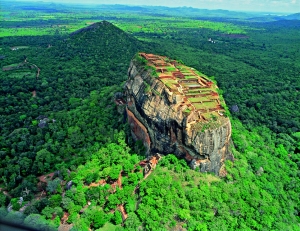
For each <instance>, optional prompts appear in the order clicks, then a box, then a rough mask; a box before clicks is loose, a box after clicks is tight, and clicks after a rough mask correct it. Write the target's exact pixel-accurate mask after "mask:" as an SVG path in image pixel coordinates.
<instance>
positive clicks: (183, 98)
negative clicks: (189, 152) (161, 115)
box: [139, 53, 225, 128]
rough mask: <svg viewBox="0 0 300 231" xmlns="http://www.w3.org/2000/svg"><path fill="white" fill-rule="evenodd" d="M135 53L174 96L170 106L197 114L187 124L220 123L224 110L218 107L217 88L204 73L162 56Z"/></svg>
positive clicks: (200, 125) (211, 124) (219, 104)
mask: <svg viewBox="0 0 300 231" xmlns="http://www.w3.org/2000/svg"><path fill="white" fill-rule="evenodd" d="M139 55H140V57H141V58H143V59H145V60H146V61H147V65H148V66H151V67H152V68H153V69H154V70H155V72H156V73H155V74H154V75H155V76H156V77H157V78H158V79H159V80H160V81H161V82H163V84H164V85H165V86H166V87H167V88H168V90H169V91H170V92H171V93H172V94H174V95H176V97H177V98H178V100H177V101H178V102H179V103H177V104H176V105H175V106H174V107H173V108H174V110H176V111H178V110H180V111H182V112H184V113H187V114H191V112H194V113H198V114H199V116H200V119H198V120H196V121H193V122H192V123H190V125H191V126H193V127H194V128H203V125H204V124H205V123H207V122H210V126H214V124H215V125H217V124H221V123H222V118H224V112H225V109H224V108H223V106H221V101H220V97H219V94H218V92H217V89H218V87H217V85H216V84H215V83H214V82H212V81H211V80H210V79H209V78H208V77H207V76H205V75H204V74H202V73H200V72H198V71H196V70H195V69H194V68H191V67H187V66H185V65H183V64H181V63H179V62H177V61H176V60H170V59H169V58H167V57H165V56H159V55H154V54H146V53H139ZM223 103H224V102H223ZM214 127H215V126H214Z"/></svg>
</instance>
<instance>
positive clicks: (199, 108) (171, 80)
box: [124, 53, 233, 175]
mask: <svg viewBox="0 0 300 231" xmlns="http://www.w3.org/2000/svg"><path fill="white" fill-rule="evenodd" d="M124 96H125V98H124V101H126V112H127V118H128V123H129V125H130V129H131V134H132V137H133V139H134V140H140V141H142V143H143V145H144V147H145V149H146V153H147V154H148V155H152V154H154V153H160V154H169V153H173V154H175V155H176V156H178V157H180V158H184V159H186V160H187V162H188V163H189V164H190V166H191V167H192V168H194V169H195V168H197V167H199V169H200V171H203V172H205V171H209V172H214V173H215V174H217V175H224V174H223V173H224V171H223V167H222V166H223V163H224V161H225V160H233V155H232V154H231V152H230V149H229V146H230V142H231V123H230V120H229V118H228V117H227V116H226V110H225V106H226V105H225V102H224V100H223V99H222V97H221V96H220V95H219V94H218V87H217V85H216V84H215V83H214V82H213V81H212V80H210V79H209V78H208V77H207V76H205V75H204V74H202V73H200V72H198V71H197V70H195V69H194V68H191V67H187V66H185V65H183V64H182V63H180V62H178V61H176V60H171V59H169V58H167V57H165V56H160V55H154V54H146V53H138V54H137V55H136V56H134V58H133V59H132V61H131V63H130V66H129V69H128V80H127V81H126V84H125V86H124Z"/></svg>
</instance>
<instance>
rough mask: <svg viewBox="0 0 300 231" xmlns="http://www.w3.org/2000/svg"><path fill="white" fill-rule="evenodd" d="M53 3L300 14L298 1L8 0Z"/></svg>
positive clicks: (12, 0) (299, 1) (11, 0)
mask: <svg viewBox="0 0 300 231" xmlns="http://www.w3.org/2000/svg"><path fill="white" fill-rule="evenodd" d="M19 1H21V2H26V1H27V2H53V3H61V4H98V5H99V4H107V5H111V4H124V5H138V6H142V5H147V6H167V7H184V6H186V7H194V8H199V9H209V10H217V9H220V10H231V11H248V12H251V11H255V12H270V13H271V12H274V13H298V12H300V0H239V1H237V0H197V1H194V0H184V1H183V0H173V1H167V0H151V1H147V0H130V1H129V0H111V1H109V2H107V1H104V0H85V1H82V0H63V1H61V0H44V1H40V0H10V1H9V2H10V3H13V2H19Z"/></svg>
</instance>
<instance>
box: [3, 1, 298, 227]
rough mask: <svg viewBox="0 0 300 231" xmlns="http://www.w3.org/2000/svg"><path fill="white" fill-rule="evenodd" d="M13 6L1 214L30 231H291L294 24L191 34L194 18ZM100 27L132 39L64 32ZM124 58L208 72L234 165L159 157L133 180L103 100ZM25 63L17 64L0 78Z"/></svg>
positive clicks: (134, 158)
mask: <svg viewBox="0 0 300 231" xmlns="http://www.w3.org/2000/svg"><path fill="white" fill-rule="evenodd" d="M18 4H20V5H18ZM18 4H17V3H15V7H16V8H15V10H14V12H16V14H15V18H13V17H14V16H11V18H10V16H9V12H8V11H9V10H10V8H7V9H8V10H7V11H2V12H1V13H0V14H1V16H3V17H5V18H6V21H3V23H2V28H1V29H0V30H1V34H3V37H4V36H12V37H7V38H2V39H1V40H0V60H1V64H0V65H1V71H0V79H1V88H0V127H1V135H0V157H1V161H0V188H1V189H0V191H1V193H0V206H2V207H1V208H0V217H1V218H6V219H8V220H11V221H13V222H15V223H18V224H22V223H23V224H25V225H32V226H35V227H37V228H38V229H39V230H51V229H54V230H55V229H56V230H57V227H58V226H59V225H60V224H61V223H65V224H73V228H72V230H89V229H92V230H97V229H100V228H101V227H103V228H104V229H105V228H106V229H107V230H122V229H125V230H137V229H145V230H157V229H162V230H170V229H174V228H176V229H177V228H181V227H182V228H186V229H187V230H299V229H300V228H299V223H300V220H299V210H300V201H299V198H300V197H299V193H300V182H299V174H300V172H299V167H300V158H299V151H300V138H299V134H298V133H299V129H300V124H299V123H300V122H299V118H300V116H299V113H300V109H299V102H300V101H299V100H298V99H299V92H298V91H299V90H300V89H299V86H300V84H299V78H298V73H299V71H300V66H299V65H298V63H299V62H300V61H299V59H300V57H299V52H298V51H299V46H298V31H299V22H298V21H276V22H269V23H255V22H248V21H243V22H238V21H236V22H235V21H231V22H230V23H231V25H232V27H226V25H228V23H227V22H226V19H222V20H223V22H222V23H215V22H214V21H213V20H220V19H211V20H212V21H209V22H208V21H206V22H205V23H203V25H204V24H205V25H208V26H205V27H204V28H199V25H200V24H199V23H201V22H197V23H196V22H195V21H190V20H189V19H187V18H185V19H184V20H182V19H176V18H172V17H161V18H160V19H161V21H159V22H162V24H163V25H161V26H160V27H158V26H157V25H158V21H157V20H156V17H157V16H154V15H151V14H150V13H149V15H146V16H145V15H143V16H141V15H138V14H125V13H124V12H126V7H125V8H122V9H120V8H118V10H119V14H118V17H119V18H118V17H116V16H115V15H116V12H115V11H114V12H112V11H113V10H112V9H110V10H107V8H105V7H104V8H105V10H104V11H105V12H106V13H105V14H104V13H103V10H102V12H101V10H100V9H99V13H97V12H96V10H95V11H93V12H92V11H91V12H90V14H85V13H78V11H79V9H78V8H77V10H75V11H74V12H76V13H75V14H68V16H66V15H67V14H65V13H64V12H63V10H62V9H61V8H60V7H62V6H51V7H52V8H51V7H49V6H47V3H43V4H44V5H42V6H41V7H42V8H41V9H43V10H38V9H36V8H35V9H36V11H32V10H22V11H21V10H18V9H21V8H20V6H21V7H24V6H23V5H22V4H23V3H18ZM6 5H7V6H9V5H8V4H7V3H6ZM10 5H11V4H10ZM53 7H54V8H55V7H57V9H56V10H57V12H56V13H55V14H51V15H52V16H51V15H49V14H47V12H52V13H53V10H54V9H53ZM119 7H121V6H119ZM123 7H124V6H123ZM104 8H103V9H104ZM130 9H131V8H130ZM51 10H52V11H51ZM81 10H82V9H81V8H80V11H81ZM155 10H156V11H157V10H158V9H155ZM182 10H183V9H182ZM185 10H187V9H185ZM157 12H165V9H164V8H160V10H159V11H157ZM180 12H181V11H180ZM127 13H128V12H127ZM170 13H172V12H171V11H170V12H168V13H166V14H170ZM129 15H130V17H128V16H129ZM191 15H192V13H191ZM45 16H47V17H50V18H45ZM53 17H54V18H53ZM76 17H79V18H81V19H83V18H84V20H81V19H80V20H78V19H76ZM22 18H26V21H25V20H22ZM36 18H38V20H36ZM86 18H88V19H86ZM146 18H147V19H148V20H147V21H145V19H146ZM46 19H47V20H46ZM100 19H106V20H114V22H115V23H118V25H119V26H120V27H121V28H123V29H125V30H127V31H128V32H130V33H132V34H131V35H132V36H130V35H128V34H126V33H124V32H123V31H121V30H120V29H118V28H117V27H115V26H113V25H112V24H110V23H108V22H102V23H98V24H96V25H94V26H92V27H89V29H88V30H83V31H81V32H78V33H75V34H73V35H72V36H68V35H67V33H66V32H70V31H76V30H77V29H80V28H81V27H84V26H85V25H86V24H85V23H87V22H88V21H97V20H100ZM162 19H163V20H162ZM78 21H82V23H78ZM141 23H143V24H141ZM195 25H196V26H195ZM25 26H26V27H25ZM213 27H215V28H216V29H218V28H222V31H224V30H225V29H226V28H227V29H228V30H229V29H230V28H231V29H230V30H232V32H233V33H242V32H243V33H246V35H247V36H248V37H243V38H240V37H234V36H231V37H230V36H227V35H226V34H225V35H224V34H222V33H223V32H218V31H216V30H214V28H213ZM250 28H251V29H250ZM211 29H213V30H211ZM159 30H160V31H159ZM238 31H239V32H238ZM224 32H225V31H224ZM227 32H229V31H226V32H225V33H227ZM51 33H52V34H53V36H52V35H50V34H51ZM38 34H39V35H43V36H36V35H38ZM14 35H35V36H25V37H18V36H15V37H13V36H14ZM133 36H135V37H136V38H140V39H141V40H143V41H144V42H142V41H138V40H137V39H136V38H134V37H133ZM209 38H211V40H213V41H214V42H211V41H208V40H209ZM16 46H21V47H27V48H26V49H15V50H12V49H11V48H12V47H16ZM137 51H145V52H149V53H159V54H162V55H166V56H169V57H171V58H174V59H178V58H179V59H181V60H183V62H184V63H186V65H189V66H193V67H195V68H197V69H198V70H201V71H203V72H204V73H207V74H209V75H213V76H216V77H215V79H216V80H217V82H218V85H219V87H220V88H221V89H222V90H223V91H224V94H223V95H224V98H225V100H226V102H227V104H228V105H229V108H230V107H231V106H233V105H237V106H238V109H239V110H237V111H235V112H233V113H232V117H233V118H234V120H233V142H234V145H235V147H236V150H233V152H234V155H235V158H236V161H235V162H234V163H233V164H232V163H230V162H228V163H227V164H226V168H224V169H223V171H224V175H226V177H224V178H218V177H215V176H213V175H211V174H205V173H204V174H203V173H199V172H196V171H191V170H190V169H189V168H188V167H187V165H186V163H185V162H184V161H182V160H178V159H177V158H176V157H175V156H173V155H168V156H165V157H163V158H162V160H161V161H160V162H159V163H158V166H157V168H156V169H155V170H154V171H153V172H152V173H151V174H150V176H149V177H148V178H146V179H143V174H142V168H141V166H140V165H139V163H140V160H141V159H143V158H144V157H143V156H142V155H141V153H142V152H143V148H142V145H141V142H137V143H135V144H134V143H133V142H132V141H131V138H130V134H128V128H127V126H126V125H125V124H124V118H123V117H122V116H121V115H119V114H118V113H117V108H116V106H115V103H114V96H115V93H116V92H121V91H122V83H123V82H124V81H125V80H126V79H127V74H126V73H127V68H128V64H129V61H130V60H131V58H132V57H133V55H134V54H135V53H136V52H137ZM25 60H26V62H27V63H28V65H26V66H25V65H24V67H22V68H13V69H11V70H5V69H6V68H4V67H16V66H18V65H19V64H20V63H25ZM12 64H17V65H13V66H10V65H12ZM34 65H35V66H36V67H38V68H36V67H35V66H34ZM31 66H32V67H31ZM2 68H4V69H2ZM38 69H40V72H39V71H38ZM38 73H39V74H38ZM238 119H240V120H241V121H242V123H241V122H239V120H238ZM125 141H126V142H125ZM48 173H52V174H49V177H46V175H47V174H48ZM41 175H43V176H42V177H40V176H41ZM37 177H39V178H37ZM137 186H138V187H137ZM20 197H21V198H20ZM7 208H9V211H8V210H7ZM20 208H21V209H20ZM122 211H125V213H126V214H125V215H127V219H126V220H125V221H124V222H123V219H122V218H125V217H122V216H124V214H123V212H122Z"/></svg>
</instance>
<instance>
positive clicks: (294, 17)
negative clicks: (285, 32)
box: [281, 13, 300, 20]
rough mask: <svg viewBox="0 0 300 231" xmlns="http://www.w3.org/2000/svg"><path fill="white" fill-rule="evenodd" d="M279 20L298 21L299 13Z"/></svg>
mask: <svg viewBox="0 0 300 231" xmlns="http://www.w3.org/2000/svg"><path fill="white" fill-rule="evenodd" d="M281 18H284V19H287V20H300V13H296V14H290V15H287V16H283V17H281Z"/></svg>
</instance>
